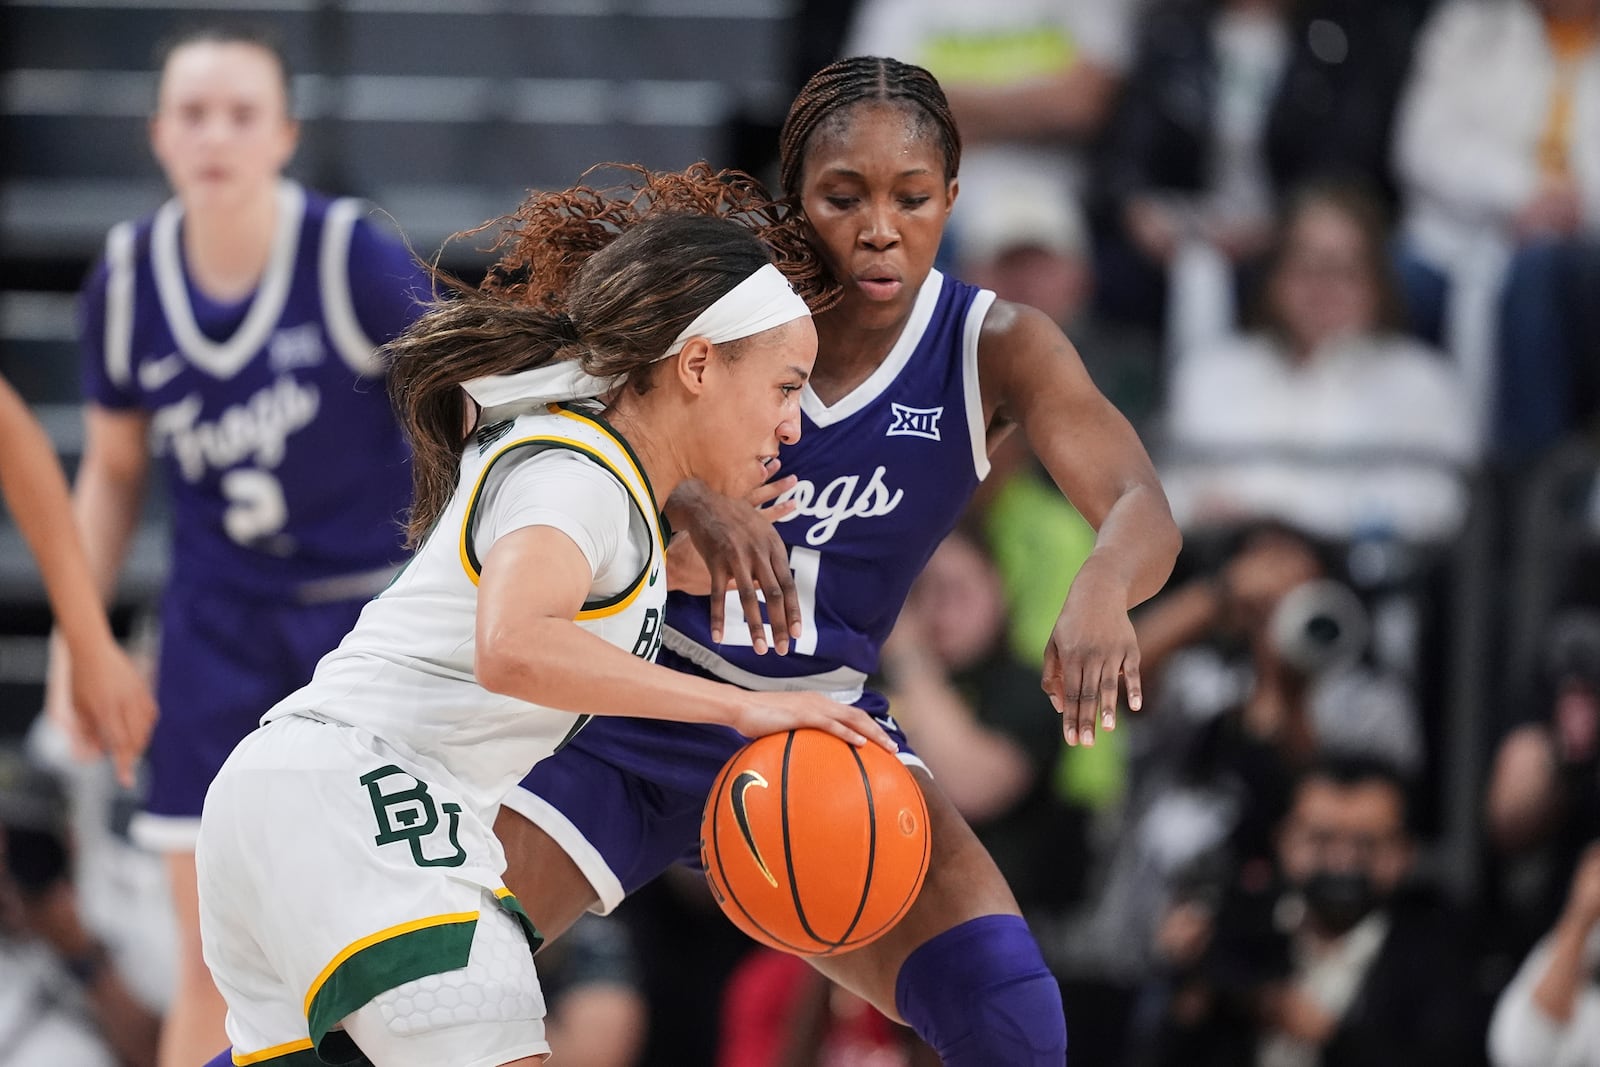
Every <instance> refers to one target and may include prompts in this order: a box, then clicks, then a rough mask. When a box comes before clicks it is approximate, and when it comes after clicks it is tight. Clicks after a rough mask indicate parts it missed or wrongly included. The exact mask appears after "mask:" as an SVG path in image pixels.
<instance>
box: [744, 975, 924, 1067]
mask: <svg viewBox="0 0 1600 1067" xmlns="http://www.w3.org/2000/svg"><path fill="white" fill-rule="evenodd" d="M725 1001H726V1002H725V1004H724V1005H723V1013H722V1043H721V1048H720V1051H719V1052H718V1054H717V1067H913V1065H925V1067H937V1064H938V1057H937V1056H936V1055H935V1054H934V1053H933V1052H932V1051H931V1050H930V1049H928V1048H927V1046H925V1045H923V1044H922V1042H920V1041H918V1040H917V1039H916V1037H915V1035H914V1034H912V1033H911V1031H909V1030H907V1029H906V1028H905V1027H903V1026H896V1025H895V1024H894V1023H891V1022H890V1021H889V1020H888V1019H886V1018H884V1017H883V1015H881V1014H880V1013H879V1012H878V1010H877V1009H876V1008H874V1007H873V1006H872V1005H871V1004H868V1003H867V1002H866V1001H864V1000H862V999H861V998H860V997H858V996H856V995H855V994H853V993H850V992H847V991H846V990H844V989H842V988H840V987H839V986H837V985H834V984H833V983H832V982H830V981H829V980H828V979H827V978H826V977H824V976H823V975H822V974H820V973H819V972H817V971H814V970H812V969H811V965H810V964H808V963H806V961H805V960H803V959H800V958H799V957H798V956H790V955H788V954H787V953H784V952H778V951H775V950H773V949H769V948H759V949H756V950H755V951H754V952H752V953H750V955H749V956H747V957H745V959H744V961H743V962H742V963H740V964H739V967H738V969H737V970H736V971H734V973H733V976H732V977H731V978H730V979H729V981H728V990H727V995H726V998H725Z"/></svg>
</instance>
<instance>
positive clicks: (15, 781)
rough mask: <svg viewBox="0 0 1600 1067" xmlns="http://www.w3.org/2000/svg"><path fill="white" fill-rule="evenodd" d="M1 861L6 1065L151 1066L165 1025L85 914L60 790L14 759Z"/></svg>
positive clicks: (5, 775)
mask: <svg viewBox="0 0 1600 1067" xmlns="http://www.w3.org/2000/svg"><path fill="white" fill-rule="evenodd" d="M0 861H3V869H0V1064H3V1065H4V1067H66V1065H70V1067H102V1065H104V1067H119V1065H120V1067H148V1065H152V1064H154V1063H155V1061H156V1035H157V1027H158V1026H159V1018H158V1017H157V1016H156V1014H155V1013H154V1012H152V1011H151V1010H150V1009H149V1008H147V1007H146V1006H145V1005H144V1004H143V1003H141V1001H140V1000H139V999H138V998H136V997H135V996H134V994H133V992H132V987H131V984H130V983H129V981H128V980H127V979H126V978H125V977H124V975H123V973H122V970H121V968H120V966H119V963H118V961H117V960H116V958H115V956H114V954H113V953H112V952H111V950H110V949H108V948H107V946H106V945H105V944H103V943H102V942H101V941H100V940H99V938H97V937H96V936H95V934H94V933H92V932H91V931H90V930H89V928H88V926H87V925H86V923H85V922H84V921H83V918H82V916H81V914H80V911H79V907H78V901H77V890H76V888H75V887H74V885H73V882H72V855H71V851H70V845H69V841H68V838H67V833H66V805H65V800H64V798H63V797H62V795H61V793H60V790H59V787H58V786H57V784H56V783H55V781H54V779H52V778H49V777H48V776H46V775H44V774H43V773H42V772H40V771H37V770H34V769H33V768H31V767H30V766H28V765H27V764H26V763H24V762H23V761H22V759H21V758H20V757H18V756H15V755H13V754H9V753H8V754H6V755H5V756H4V757H3V758H0Z"/></svg>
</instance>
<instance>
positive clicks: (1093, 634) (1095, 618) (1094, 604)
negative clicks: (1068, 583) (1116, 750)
mask: <svg viewBox="0 0 1600 1067" xmlns="http://www.w3.org/2000/svg"><path fill="white" fill-rule="evenodd" d="M1041 684H1042V686H1043V688H1044V691H1045V692H1046V693H1047V694H1049V696H1050V703H1051V704H1053V705H1055V709H1056V711H1058V712H1060V713H1061V718H1062V724H1061V729H1062V735H1063V736H1064V737H1065V738H1066V741H1067V744H1069V745H1076V744H1079V743H1082V744H1085V745H1092V744H1094V735H1095V728H1096V721H1097V720H1098V723H1099V726H1100V728H1101V729H1105V730H1112V729H1115V728H1116V725H1117V696H1118V690H1119V688H1121V687H1122V686H1123V685H1126V687H1127V691H1128V707H1129V708H1130V709H1131V710H1133V711H1138V710H1139V708H1140V707H1141V706H1142V705H1143V703H1144V694H1143V690H1142V686H1141V683H1140V680H1139V642H1138V639H1137V638H1136V637H1135V635H1134V631H1133V623H1132V622H1131V621H1130V620H1129V619H1128V591H1127V590H1126V589H1125V588H1123V587H1122V586H1121V585H1119V584H1118V583H1117V582H1115V581H1112V580H1109V579H1106V578H1104V577H1102V576H1101V574H1100V573H1099V572H1097V571H1095V570H1093V563H1092V561H1091V562H1090V563H1086V564H1084V566H1083V569H1082V570H1080V571H1079V572H1078V577H1077V578H1076V579H1075V580H1074V581H1073V583H1072V591H1071V592H1070V593H1068V594H1067V603H1066V605H1065V606H1064V607H1063V608H1062V609H1061V617H1060V618H1058V619H1057V620H1056V626H1055V630H1054V631H1052V632H1051V634H1050V646H1049V647H1048V648H1046V649H1045V653H1044V677H1043V680H1042V683H1041Z"/></svg>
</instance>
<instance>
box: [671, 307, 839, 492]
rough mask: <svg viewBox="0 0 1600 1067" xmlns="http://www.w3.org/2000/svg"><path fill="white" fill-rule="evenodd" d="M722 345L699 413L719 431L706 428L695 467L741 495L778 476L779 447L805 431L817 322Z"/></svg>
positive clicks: (803, 320)
mask: <svg viewBox="0 0 1600 1067" xmlns="http://www.w3.org/2000/svg"><path fill="white" fill-rule="evenodd" d="M722 347H723V348H724V349H725V350H724V351H723V352H719V353H718V354H717V355H715V356H713V357H712V360H711V365H710V366H708V369H707V385H706V389H705V393H704V400H705V402H706V404H707V407H706V409H705V410H704V412H703V413H702V415H701V416H700V417H701V418H702V419H703V420H705V421H704V424H705V425H706V426H708V427H714V428H715V430H716V431H717V432H714V433H711V434H709V435H707V436H706V444H705V448H704V449H703V455H702V456H701V458H700V460H699V461H698V462H696V463H695V465H694V468H695V472H696V475H697V476H698V477H699V478H701V479H702V480H703V481H705V482H706V484H708V485H710V486H711V487H712V488H714V489H716V490H717V491H718V492H721V493H724V494H726V495H728V496H735V497H742V496H745V495H747V494H749V493H750V492H751V491H753V490H754V489H755V488H756V487H757V486H759V485H761V484H762V483H764V482H766V481H767V480H768V479H769V478H771V477H772V475H773V474H774V473H775V471H776V469H777V465H778V450H779V448H781V447H782V446H783V445H790V444H794V443H795V442H796V441H798V440H799V439H800V392H801V390H802V389H803V388H804V386H805V383H806V380H807V378H808V377H809V376H810V374H811V366H812V363H813V362H814V361H815V359H816V355H817V330H816V327H815V326H813V325H812V322H811V319H810V317H805V318H800V319H796V320H794V321H793V322H789V323H785V324H784V325H782V326H778V327H774V328H773V329H770V330H767V331H765V332H763V333H758V334H755V335H754V336H752V337H749V338H746V339H744V340H742V341H737V342H733V343H732V344H730V345H727V346H722Z"/></svg>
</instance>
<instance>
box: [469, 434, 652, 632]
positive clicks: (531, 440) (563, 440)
mask: <svg viewBox="0 0 1600 1067" xmlns="http://www.w3.org/2000/svg"><path fill="white" fill-rule="evenodd" d="M562 414H565V413H564V412H563V413H562ZM580 421H581V420H580ZM606 436H607V438H608V439H610V440H612V441H613V442H615V438H612V437H611V435H609V434H607V435H606ZM542 441H548V442H549V443H551V444H554V445H561V446H563V447H566V448H573V449H577V450H578V451H579V453H580V454H582V455H584V456H587V457H589V458H590V459H593V460H595V461H596V462H598V463H599V464H600V465H601V466H603V467H604V468H605V469H606V470H607V471H609V472H611V476H612V477H614V478H616V480H617V481H619V482H621V483H622V488H623V489H624V490H625V491H626V492H627V494H628V496H629V497H630V498H631V499H632V500H633V503H634V506H635V507H637V508H638V509H639V510H640V511H641V512H643V514H644V516H645V521H646V522H648V523H649V524H650V529H651V532H652V533H653V534H654V535H655V543H656V546H657V547H658V548H659V549H660V551H661V559H662V560H665V559H666V554H667V548H666V543H665V542H664V541H663V539H662V537H661V521H660V519H658V518H657V517H656V515H655V512H654V510H653V508H652V507H651V505H652V504H653V501H650V500H649V499H648V498H647V499H646V500H644V501H641V500H640V499H639V493H638V490H637V489H636V488H635V487H634V486H633V485H631V484H630V483H629V482H628V479H627V478H626V477H625V476H624V475H623V473H622V472H621V471H620V470H618V469H617V467H616V465H615V464H613V463H612V462H611V461H610V460H609V459H607V458H606V457H605V456H603V455H601V454H600V453H599V452H597V451H596V450H595V449H594V448H593V447H592V446H591V445H590V443H589V442H586V441H580V440H578V439H576V438H573V437H559V436H557V435H555V434H544V433H542V434H534V435H532V436H530V437H519V438H517V439H516V440H515V441H511V442H508V443H507V444H506V445H505V446H504V447H502V448H500V449H499V450H498V451H496V452H495V454H494V455H493V456H491V457H489V460H488V462H487V463H485V464H484V465H483V470H481V471H479V472H478V480H477V482H476V483H475V484H474V485H473V487H472V495H471V496H469V497H467V510H466V514H465V515H463V516H462V517H461V539H460V542H459V544H458V549H459V554H460V557H461V569H462V570H464V571H466V574H467V578H468V580H469V581H471V582H472V584H473V585H477V584H478V579H479V577H480V576H481V572H480V571H479V570H478V569H477V568H475V567H473V565H472V557H471V556H470V555H468V553H467V537H468V535H469V534H470V532H471V528H472V516H473V513H474V511H475V510H476V505H477V502H478V494H479V493H481V492H483V483H484V481H485V480H486V479H487V478H488V477H489V472H490V471H491V470H492V469H494V465H495V463H497V462H498V461H499V459H500V457H501V456H504V455H505V454H506V453H507V452H510V451H511V450H512V449H514V448H521V447H523V446H525V445H536V444H539V443H540V442H542ZM621 451H622V455H623V458H625V459H627V460H628V466H630V467H632V468H633V470H634V472H635V473H638V470H639V468H638V467H636V466H634V463H633V460H632V458H630V457H629V456H628V452H627V450H626V449H622V450H621ZM641 477H642V476H641ZM644 484H645V485H648V484H649V483H648V482H646V483H644ZM649 562H650V561H648V560H647V561H646V567H645V570H646V571H647V572H648V570H649ZM644 584H645V583H644V581H643V580H641V581H640V582H639V585H640V586H641V587H642V586H643V585H644ZM637 595H638V589H635V590H634V591H633V593H632V594H630V595H629V596H628V597H627V599H625V600H623V601H622V602H621V603H620V604H614V605H611V606H610V607H607V608H601V609H596V612H595V613H591V612H579V613H578V618H580V619H598V618H602V617H604V616H605V615H612V614H615V613H616V612H617V611H620V610H621V609H622V608H624V607H626V606H627V605H628V604H630V603H632V602H633V599H634V597H636V596H637Z"/></svg>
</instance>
